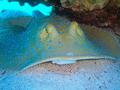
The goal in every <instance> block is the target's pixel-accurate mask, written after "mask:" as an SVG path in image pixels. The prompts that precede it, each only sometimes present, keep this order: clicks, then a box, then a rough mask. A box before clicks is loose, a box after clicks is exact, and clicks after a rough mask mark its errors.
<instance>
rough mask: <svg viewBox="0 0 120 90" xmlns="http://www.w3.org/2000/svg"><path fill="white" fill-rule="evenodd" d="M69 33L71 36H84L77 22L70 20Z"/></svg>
mask: <svg viewBox="0 0 120 90" xmlns="http://www.w3.org/2000/svg"><path fill="white" fill-rule="evenodd" d="M69 34H71V35H72V36H79V37H80V38H82V37H83V36H84V32H83V31H82V29H81V28H80V26H79V25H78V23H77V22H71V24H70V27H69Z"/></svg>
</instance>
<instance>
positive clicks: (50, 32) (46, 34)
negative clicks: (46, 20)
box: [40, 24, 59, 40]
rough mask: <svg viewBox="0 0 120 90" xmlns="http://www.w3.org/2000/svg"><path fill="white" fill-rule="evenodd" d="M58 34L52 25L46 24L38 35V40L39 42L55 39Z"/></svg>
mask: <svg viewBox="0 0 120 90" xmlns="http://www.w3.org/2000/svg"><path fill="white" fill-rule="evenodd" d="M58 36H59V34H58V32H57V30H56V28H55V27H54V25H52V24H48V25H47V26H46V27H45V28H44V30H43V31H42V32H41V33H40V38H41V40H46V39H48V38H49V39H55V38H56V37H58Z"/></svg>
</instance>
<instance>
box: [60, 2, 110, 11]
mask: <svg viewBox="0 0 120 90" xmlns="http://www.w3.org/2000/svg"><path fill="white" fill-rule="evenodd" d="M108 2H109V0H61V4H62V6H63V7H65V8H71V9H72V10H73V11H91V10H93V9H102V8H104V7H105V6H106V5H107V3H108Z"/></svg>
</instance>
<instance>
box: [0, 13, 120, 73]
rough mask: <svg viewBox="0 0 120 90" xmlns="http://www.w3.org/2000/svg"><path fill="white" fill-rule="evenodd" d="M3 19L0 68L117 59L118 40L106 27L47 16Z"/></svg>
mask: <svg viewBox="0 0 120 90" xmlns="http://www.w3.org/2000/svg"><path fill="white" fill-rule="evenodd" d="M18 18H22V16H21V17H17V18H6V19H3V20H1V22H0V68H2V69H5V70H11V71H20V70H24V69H26V68H28V67H30V66H33V65H36V64H39V63H44V62H52V63H56V64H72V63H75V62H76V61H79V60H93V59H94V60H100V59H102V60H106V59H107V60H120V42H119V37H117V36H116V35H115V34H114V33H113V32H112V31H110V30H109V29H102V28H97V27H95V26H88V25H82V24H78V23H77V22H75V21H69V20H68V19H66V18H64V17H60V16H57V15H51V16H49V17H44V16H42V15H37V16H31V17H30V18H29V17H28V16H26V17H24V19H19V20H18Z"/></svg>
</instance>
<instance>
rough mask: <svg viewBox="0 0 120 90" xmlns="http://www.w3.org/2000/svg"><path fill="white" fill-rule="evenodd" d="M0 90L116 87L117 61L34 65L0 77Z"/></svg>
mask: <svg viewBox="0 0 120 90" xmlns="http://www.w3.org/2000/svg"><path fill="white" fill-rule="evenodd" d="M0 90H120V63H119V62H117V61H111V60H90V61H87V60H86V61H79V62H77V63H75V64H70V65H57V64H52V63H43V64H38V65H35V66H32V67H30V68H28V69H26V70H24V71H22V72H19V73H18V74H15V75H12V76H11V75H10V76H8V77H7V78H5V79H3V80H0Z"/></svg>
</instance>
